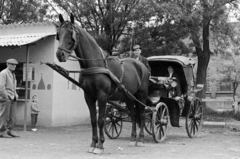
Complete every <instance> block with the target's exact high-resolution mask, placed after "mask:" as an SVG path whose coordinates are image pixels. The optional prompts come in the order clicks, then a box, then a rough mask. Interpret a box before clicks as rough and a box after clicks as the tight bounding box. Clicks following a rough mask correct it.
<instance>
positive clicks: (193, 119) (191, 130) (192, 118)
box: [186, 98, 203, 138]
mask: <svg viewBox="0 0 240 159" xmlns="http://www.w3.org/2000/svg"><path fill="white" fill-rule="evenodd" d="M202 123H203V108H202V102H201V100H200V99H199V98H193V100H192V101H191V104H190V107H189V111H188V114H187V117H186V130H187V134H188V136H189V137H190V138H193V137H196V136H197V134H198V132H199V131H200V129H201V127H202Z"/></svg>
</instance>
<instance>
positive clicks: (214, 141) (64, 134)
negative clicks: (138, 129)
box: [0, 122, 240, 159]
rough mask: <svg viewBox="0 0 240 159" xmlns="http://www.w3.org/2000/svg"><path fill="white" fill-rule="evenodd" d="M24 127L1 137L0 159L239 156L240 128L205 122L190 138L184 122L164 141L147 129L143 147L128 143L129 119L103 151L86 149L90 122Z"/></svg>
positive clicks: (233, 158)
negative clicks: (10, 134) (119, 133)
mask: <svg viewBox="0 0 240 159" xmlns="http://www.w3.org/2000/svg"><path fill="white" fill-rule="evenodd" d="M22 129H23V128H22V127H17V128H16V133H17V134H18V135H20V136H21V137H20V138H0V140H1V141H0V159H80V158H84V159H88V158H89V159H90V158H91V159H95V158H96V159H108V158H112V159H126V158H131V159H135V158H136V159H142V158H144V159H146V158H147V159H148V158H151V159H159V158H164V159H172V158H178V159H203V158H204V159H240V131H239V130H238V129H232V128H230V127H214V126H207V127H205V126H203V128H202V129H201V131H200V133H199V134H198V136H197V137H196V138H189V137H188V136H187V133H186V130H185V127H184V126H183V127H181V128H173V127H171V126H169V131H168V137H167V138H166V140H165V141H164V142H163V143H159V144H157V143H155V142H154V141H153V139H152V136H151V135H149V134H147V133H145V146H144V147H129V146H128V143H129V140H130V130H131V125H130V123H127V122H126V123H124V126H123V130H122V133H121V135H120V137H119V138H118V139H115V140H111V139H109V138H108V137H107V136H106V135H105V137H106V141H105V144H104V146H105V150H104V153H103V154H102V155H94V154H90V153H87V150H88V147H89V145H90V142H91V127H90V126H89V125H84V126H83V125H81V126H68V127H54V128H52V127H51V128H50V127H39V128H38V131H37V132H32V131H26V132H24V131H22Z"/></svg>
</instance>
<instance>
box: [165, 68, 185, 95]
mask: <svg viewBox="0 0 240 159" xmlns="http://www.w3.org/2000/svg"><path fill="white" fill-rule="evenodd" d="M166 77H169V73H167V74H166ZM173 77H175V78H176V82H177V87H176V88H174V91H176V96H181V95H182V93H181V86H180V80H179V76H178V75H177V74H176V73H175V72H173V74H172V77H171V78H173ZM169 91H170V90H168V92H169Z"/></svg>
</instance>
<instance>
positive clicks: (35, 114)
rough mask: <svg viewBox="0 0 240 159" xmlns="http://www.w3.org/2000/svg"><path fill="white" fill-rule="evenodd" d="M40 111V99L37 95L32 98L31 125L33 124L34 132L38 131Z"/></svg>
mask: <svg viewBox="0 0 240 159" xmlns="http://www.w3.org/2000/svg"><path fill="white" fill-rule="evenodd" d="M38 113H39V109H38V97H37V95H33V96H32V103H31V123H32V129H31V130H32V131H37V129H36V124H37V117H38Z"/></svg>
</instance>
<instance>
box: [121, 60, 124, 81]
mask: <svg viewBox="0 0 240 159" xmlns="http://www.w3.org/2000/svg"><path fill="white" fill-rule="evenodd" d="M121 68H122V75H121V77H120V83H122V81H123V76H124V67H123V61H121Z"/></svg>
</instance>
